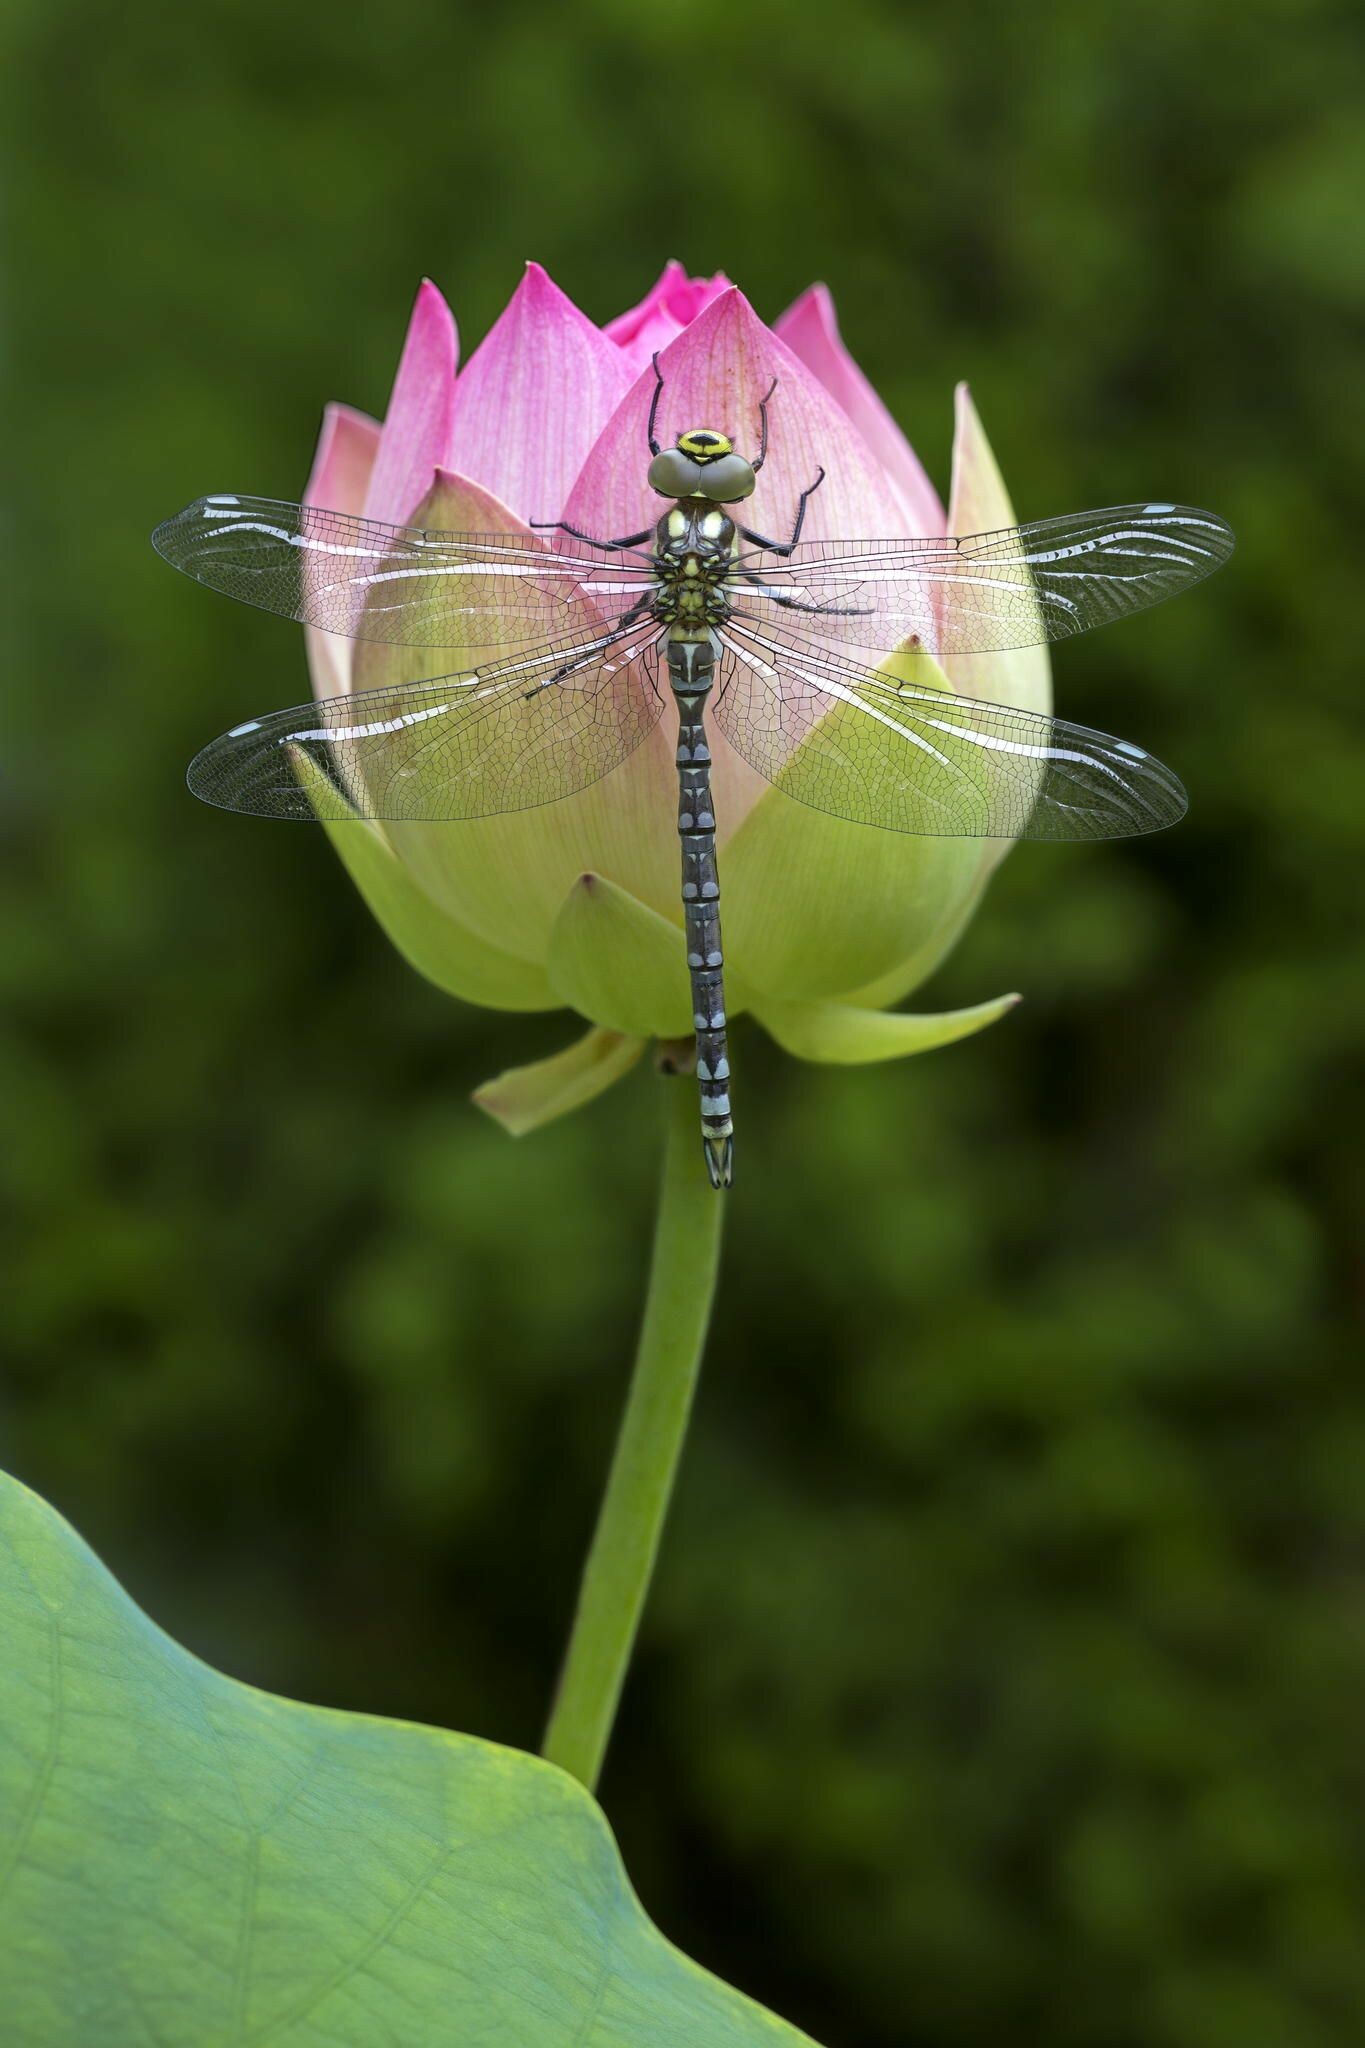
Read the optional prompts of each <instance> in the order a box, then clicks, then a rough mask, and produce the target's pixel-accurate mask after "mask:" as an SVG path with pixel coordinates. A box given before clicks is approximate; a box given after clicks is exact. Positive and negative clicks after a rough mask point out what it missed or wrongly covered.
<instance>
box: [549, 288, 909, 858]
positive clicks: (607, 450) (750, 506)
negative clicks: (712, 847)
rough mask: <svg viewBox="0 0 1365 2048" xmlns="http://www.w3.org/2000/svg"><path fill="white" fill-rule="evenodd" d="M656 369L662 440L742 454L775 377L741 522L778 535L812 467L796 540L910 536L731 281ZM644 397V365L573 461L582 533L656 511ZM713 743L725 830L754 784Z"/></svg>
mask: <svg viewBox="0 0 1365 2048" xmlns="http://www.w3.org/2000/svg"><path fill="white" fill-rule="evenodd" d="M659 367H660V369H661V370H662V372H663V377H664V394H663V401H662V404H661V407H660V412H659V421H658V425H659V438H660V439H661V440H662V441H664V442H667V441H671V440H673V439H675V438H676V437H677V435H678V434H679V433H680V432H685V431H686V429H687V428H689V427H715V428H719V429H720V431H721V432H723V433H728V434H729V435H731V437H732V438H733V439H734V441H735V443H736V445H737V446H738V447H739V449H740V450H741V451H742V452H743V453H745V454H748V455H754V454H756V453H757V450H758V437H759V418H758V407H759V401H760V399H761V398H763V396H764V394H765V393H766V392H767V390H768V387H769V386H770V385H771V383H772V381H773V378H774V377H776V378H777V379H778V385H777V390H776V392H775V393H774V394H773V398H772V401H771V403H770V405H769V408H768V418H769V426H770V438H769V445H768V460H767V463H766V465H765V467H764V469H763V471H762V474H761V475H760V477H759V479H758V489H757V491H756V492H755V494H754V496H753V497H752V498H751V499H750V500H749V501H748V502H747V504H746V505H745V506H744V508H743V512H742V514H741V517H742V518H743V520H744V523H745V525H746V526H751V527H753V528H754V529H755V530H756V531H757V532H759V533H764V534H767V535H769V536H770V537H772V538H774V539H783V538H785V537H786V536H787V535H788V534H789V533H790V532H791V528H792V522H793V520H794V519H795V517H796V506H797V500H798V498H799V496H800V494H801V492H802V491H803V490H804V489H805V488H806V487H807V485H809V484H812V483H813V482H814V481H815V477H816V474H817V472H818V470H819V469H820V467H821V465H823V466H824V468H825V470H826V477H825V481H824V483H823V484H822V485H821V486H820V488H819V490H818V491H816V493H815V495H814V496H813V497H812V498H811V500H810V502H809V505H808V507H807V513H806V522H805V525H804V527H803V529H802V533H803V536H805V535H809V537H810V538H811V539H813V540H819V539H821V538H826V539H828V538H830V537H833V536H842V537H845V538H848V539H858V540H867V539H873V540H880V539H884V538H893V539H894V538H896V537H898V536H902V535H908V534H909V533H910V532H911V528H910V527H909V525H908V523H907V520H906V516H905V513H904V511H903V509H902V506H901V502H900V500H899V498H898V497H897V495H896V493H895V491H894V490H893V489H892V486H891V483H890V481H889V479H888V477H887V475H886V472H885V471H884V470H883V469H882V467H881V464H880V463H879V462H878V461H877V460H876V458H875V457H874V455H873V454H872V451H871V450H870V449H869V448H868V446H867V443H866V442H865V441H864V440H863V439H862V437H861V435H860V434H858V433H857V431H856V430H855V429H854V427H853V426H852V425H851V423H850V421H849V419H848V416H847V415H846V414H845V413H844V412H843V410H842V409H841V408H840V407H839V406H838V405H836V404H835V402H834V400H833V399H832V398H831V397H830V395H829V393H828V392H827V391H826V390H825V388H824V386H823V385H822V384H820V383H818V382H817V381H816V379H815V378H814V377H813V376H812V375H811V373H810V371H809V370H808V369H807V368H806V367H805V365H804V364H803V363H801V362H799V361H798V360H797V358H796V357H795V356H794V355H793V354H792V353H791V351H790V349H788V348H787V347H786V345H785V344H784V343H783V342H781V341H779V340H778V339H777V337H776V336H775V335H774V334H772V333H771V332H770V331H769V330H768V328H766V327H765V326H764V325H763V323H762V321H761V320H759V318H758V317H757V315H756V314H755V313H754V311H753V308H752V307H751V306H750V305H749V302H748V300H747V299H746V298H745V297H744V296H743V294H742V293H741V292H738V291H736V290H735V289H734V288H733V286H732V287H731V288H730V289H729V290H728V291H726V292H724V293H722V295H721V296H720V297H719V298H717V299H714V300H713V301H712V303H711V304H710V305H709V306H708V307H707V308H706V310H705V311H704V312H703V313H701V314H700V315H699V316H698V318H697V319H696V320H694V321H693V322H692V324H691V326H690V327H687V328H684V330H683V331H682V333H681V334H679V335H677V336H676V337H675V339H674V340H673V341H672V342H670V344H669V345H668V347H667V348H666V349H664V350H663V351H662V352H661V354H660V357H659ZM653 395H654V372H653V368H652V367H651V368H649V369H647V370H646V371H645V372H644V374H643V375H642V376H640V377H639V378H637V380H636V382H635V383H634V384H633V385H632V386H631V389H630V391H629V392H628V393H627V395H626V397H625V398H624V399H623V400H622V402H621V404H620V405H619V406H618V407H617V409H616V411H615V413H614V414H613V415H612V418H611V420H610V422H609V423H608V425H607V427H606V428H605V430H604V432H603V433H602V435H601V436H600V438H599V439H598V441H597V444H596V446H595V447H594V448H593V450H592V453H591V454H590V455H589V457H588V459H587V461H586V462H585V463H584V465H583V471H582V474H581V475H580V476H579V478H578V481H577V482H576V483H575V485H574V487H573V489H572V491H571V492H570V494H569V499H568V503H567V505H566V507H565V512H564V516H565V518H566V519H568V520H570V521H572V523H573V524H574V525H575V526H579V527H581V528H582V529H583V530H584V532H586V533H590V534H594V535H599V536H601V537H603V538H607V539H613V538H619V537H620V536H622V535H624V534H627V533H637V532H639V531H640V530H641V529H644V528H652V527H653V525H654V523H655V521H656V520H657V519H658V518H659V517H660V515H661V513H662V511H663V510H664V500H663V499H661V498H659V497H657V496H656V495H655V493H654V492H653V491H651V490H650V488H649V485H648V483H647V481H646V471H647V469H648V467H649V445H648V441H647V438H646V427H647V424H648V419H649V408H650V402H651V400H652V398H653ZM713 747H714V753H715V771H714V773H715V784H716V793H717V799H718V808H717V813H716V815H717V817H718V818H720V819H721V820H722V827H721V829H722V833H723V834H724V835H726V836H728V834H729V833H730V832H732V831H734V830H735V829H736V827H737V826H738V825H739V824H740V823H741V822H742V820H743V818H744V816H745V815H746V813H747V812H748V811H749V809H750V808H751V807H752V805H753V803H754V802H755V800H756V798H757V797H758V795H759V794H760V793H761V791H762V790H763V788H764V787H765V785H764V784H763V783H761V782H760V781H759V780H758V778H757V777H756V776H755V775H754V773H753V771H752V770H751V769H749V768H747V767H745V766H744V765H743V764H742V763H740V762H739V761H738V759H737V758H736V757H735V756H734V755H732V754H731V753H730V750H729V749H728V748H727V747H725V745H724V743H723V741H715V742H713Z"/></svg>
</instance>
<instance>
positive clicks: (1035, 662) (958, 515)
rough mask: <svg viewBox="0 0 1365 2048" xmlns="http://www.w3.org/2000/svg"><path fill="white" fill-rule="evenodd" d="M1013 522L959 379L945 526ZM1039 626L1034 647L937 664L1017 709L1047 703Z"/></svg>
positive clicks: (1048, 681) (991, 699)
mask: <svg viewBox="0 0 1365 2048" xmlns="http://www.w3.org/2000/svg"><path fill="white" fill-rule="evenodd" d="M1014 523H1015V512H1014V506H1013V505H1012V504H1011V502H1010V494H1009V492H1008V491H1007V490H1006V489H1005V479H1004V478H1003V477H1002V476H1001V474H1000V465H999V463H998V462H997V461H996V459H995V454H994V451H993V450H992V448H991V444H990V442H989V441H988V440H987V439H986V430H985V428H984V427H983V426H982V424H981V419H980V415H979V414H978V412H977V410H976V407H975V406H974V405H973V403H972V394H971V392H970V391H969V390H968V389H967V386H966V385H965V384H959V385H958V387H957V418H956V423H955V429H954V434H953V488H952V495H951V497H950V498H949V501H948V531H949V533H955V534H967V533H996V532H998V531H999V529H1000V528H1001V527H1002V526H1013V525H1014ZM1042 630H1043V629H1042V627H1041V625H1040V626H1039V629H1038V631H1039V635H1040V639H1039V644H1038V645H1037V646H1036V647H1012V648H1010V649H1009V650H1008V651H1007V652H1006V653H1003V654H951V655H945V657H944V661H943V666H944V668H945V670H946V671H947V674H948V678H949V680H950V682H951V683H952V686H953V688H954V689H955V690H957V691H959V692H960V693H961V694H962V695H963V696H964V697H980V698H982V699H983V700H984V701H985V702H986V703H989V704H1013V705H1015V706H1016V707H1017V708H1018V709H1019V710H1021V711H1050V710H1051V709H1052V664H1051V662H1050V660H1049V659H1048V651H1047V646H1046V643H1045V641H1043V639H1042V637H1041V636H1042Z"/></svg>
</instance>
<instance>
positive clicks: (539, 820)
mask: <svg viewBox="0 0 1365 2048" xmlns="http://www.w3.org/2000/svg"><path fill="white" fill-rule="evenodd" d="M415 517H416V523H417V524H419V525H422V526H426V527H430V528H433V529H439V530H441V531H445V532H453V533H514V534H525V533H526V532H527V528H526V527H524V526H523V525H522V523H521V521H520V520H519V519H517V518H516V517H515V515H514V514H513V513H511V512H509V511H508V510H507V508H506V507H505V506H501V505H499V504H498V501H497V500H496V499H494V498H492V497H491V496H490V494H489V493H488V492H486V491H483V490H481V489H480V488H479V487H478V486H477V485H474V484H471V483H469V482H468V481H466V480H464V479H461V478H458V477H454V476H448V475H446V474H445V473H444V472H440V473H438V479H437V484H436V488H435V490H434V491H433V492H432V494H431V496H430V497H429V498H428V499H427V501H426V503H425V504H424V505H423V506H422V507H421V509H420V510H419V511H418V513H417V514H416V515H415ZM452 630H453V628H452ZM525 632H526V627H525V622H524V621H520V620H517V619H515V618H513V619H511V620H509V623H508V639H507V642H506V645H505V646H504V647H502V648H501V649H498V648H490V647H486V646H479V647H477V648H473V647H465V648H461V647H452V648H449V649H443V650H441V651H440V652H439V653H435V652H433V650H432V649H431V648H429V647H426V648H423V647H398V646H394V645H393V644H391V643H389V642H386V641H380V640H364V641H357V643H356V648H355V655H354V661H353V665H352V675H351V687H352V689H353V690H373V689H385V688H388V687H389V686H391V685H393V684H395V683H411V682H416V681H418V680H421V679H423V678H425V677H428V676H431V675H433V674H453V673H457V672H459V671H461V670H464V669H469V668H473V667H475V666H477V665H478V664H479V663H481V662H487V661H488V660H489V659H490V658H492V657H494V656H496V655H497V654H498V653H499V652H502V653H507V652H510V651H511V650H512V649H513V648H514V647H516V646H519V645H520V644H521V642H522V641H523V640H524V636H525ZM527 717H528V721H529V720H530V719H531V717H532V714H531V712H530V711H529V710H528V713H527ZM528 732H529V725H528ZM674 747H675V738H674V732H673V718H672V712H671V709H670V708H665V711H664V714H663V716H662V718H661V719H660V721H659V723H658V725H657V726H656V727H655V729H654V731H653V732H652V733H651V734H650V736H649V737H648V738H647V739H646V740H644V741H643V743H642V744H641V745H640V746H638V747H637V748H636V749H635V751H634V753H633V754H631V755H630V757H629V758H628V759H627V760H626V761H624V762H622V764H621V765H620V766H619V767H618V768H617V769H616V770H615V771H614V772H613V773H612V774H610V775H607V776H604V777H603V778H602V780H601V781H600V782H597V783H594V784H593V785H592V786H591V787H590V788H588V789H585V790H581V791H579V792H578V793H577V794H576V795H574V796H569V797H565V798H564V799H563V800H562V801H561V802H558V803H551V804H543V805H541V806H540V807H539V808H538V809H534V810H527V811H517V812H513V813H509V814H507V815H503V816H498V817H489V818H471V819H468V820H466V821H464V822H462V823H460V824H435V825H427V824H416V825H414V824H391V825H389V826H388V827H387V828H386V830H387V836H388V839H389V842H390V844H391V845H392V846H393V849H394V851H395V853H396V854H397V855H398V858H399V860H400V861H401V862H402V863H403V864H404V865H405V866H406V867H407V868H409V869H410V870H411V872H412V874H413V876H414V878H415V879H416V881H417V882H418V883H419V884H420V886H421V887H422V889H423V890H424V891H425V892H426V894H427V895H428V896H429V897H430V898H431V900H432V901H433V902H434V903H435V904H437V905H438V907H440V908H441V909H443V910H447V911H448V912H449V913H450V914H451V915H452V916H453V917H454V918H455V919H456V920H457V921H458V923H459V924H460V925H461V926H463V927H464V928H465V929H466V930H469V931H472V932H474V933H475V934H476V935H477V936H479V937H480V938H482V939H484V940H485V941H486V942H487V943H488V944H489V945H490V946H493V947H495V948H503V949H506V950H509V951H511V952H514V953H516V954H517V955H518V957H520V958H521V959H525V960H535V961H543V960H544V958H545V951H546V947H547V946H548V944H549V939H550V931H551V928H552V926H553V924H554V922H555V918H556V917H557V915H558V913H559V908H560V905H561V904H562V903H563V901H564V897H565V895H566V893H567V892H568V890H569V889H571V888H572V887H573V884H574V882H575V881H576V880H577V878H578V876H579V875H581V874H584V873H585V872H588V871H591V872H592V873H594V874H602V875H609V876H610V877H611V878H612V879H613V880H614V881H616V882H619V883H620V884H621V886H622V887H623V888H625V889H629V890H630V892H631V894H632V895H634V896H636V897H637V898H639V900H640V901H642V902H645V903H648V904H649V905H650V906H651V908H653V909H655V910H658V911H660V912H665V911H668V910H670V909H671V907H672V905H674V904H675V903H676V901H677V896H678V841H677V831H676V828H675V825H674V819H675V816H676V814H677V807H678V781H677V769H676V766H675V763H674Z"/></svg>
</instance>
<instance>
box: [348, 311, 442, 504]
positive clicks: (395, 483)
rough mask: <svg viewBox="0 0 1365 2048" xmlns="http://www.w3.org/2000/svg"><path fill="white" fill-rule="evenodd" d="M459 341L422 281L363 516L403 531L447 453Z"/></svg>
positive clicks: (390, 400)
mask: <svg viewBox="0 0 1365 2048" xmlns="http://www.w3.org/2000/svg"><path fill="white" fill-rule="evenodd" d="M458 353H459V338H458V336H457V335H456V332H455V321H454V318H453V317H452V314H451V311H450V308H449V306H447V304H446V302H445V300H444V299H443V298H442V297H441V294H440V293H439V292H438V291H437V289H436V287H435V285H434V284H431V283H430V282H428V281H424V282H423V284H422V287H421V289H420V291H419V292H418V294H417V301H416V304H415V305H414V306H413V309H412V319H411V321H410V322H409V324H408V334H407V340H406V341H405V342H404V343H403V355H402V359H401V361H400V362H399V365H398V375H397V376H396V377H395V378H394V382H393V394H392V396H391V397H390V399H389V409H388V412H387V413H386V415H385V418H384V431H383V435H382V437H381V439H380V443H379V455H378V459H377V460H376V462H375V465H374V472H373V474H372V476H371V477H370V485H369V490H368V491H367V492H366V495H365V515H366V517H367V518H369V519H382V520H384V521H386V522H387V523H388V524H389V525H391V526H406V525H407V524H408V523H409V522H410V520H411V518H412V515H413V513H414V511H415V510H416V508H417V506H418V505H420V503H421V502H422V500H423V498H425V497H426V495H427V492H428V491H429V490H430V489H431V479H432V475H433V473H434V472H435V470H436V467H437V465H438V464H439V463H442V462H444V461H445V460H446V458H447V456H448V454H449V450H450V428H451V413H452V409H453V406H454V401H455V363H456V359H457V356H458Z"/></svg>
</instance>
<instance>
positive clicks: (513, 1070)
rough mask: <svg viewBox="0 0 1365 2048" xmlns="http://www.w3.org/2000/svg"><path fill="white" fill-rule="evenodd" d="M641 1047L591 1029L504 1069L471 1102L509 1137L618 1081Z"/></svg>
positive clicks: (628, 1039)
mask: <svg viewBox="0 0 1365 2048" xmlns="http://www.w3.org/2000/svg"><path fill="white" fill-rule="evenodd" d="M644 1049H645V1041H644V1039H643V1038H631V1037H628V1036H627V1035H626V1033H624V1032H621V1031H603V1030H600V1029H599V1028H598V1027H597V1026H594V1027H593V1029H592V1030H591V1031H588V1032H585V1033H584V1035H583V1037H582V1038H576V1039H575V1040H574V1042H573V1044H572V1045H566V1046H565V1047H564V1049H563V1051H562V1052H556V1053H552V1054H551V1055H550V1057H549V1059H545V1060H535V1061H533V1062H532V1063H531V1065H530V1066H525V1067H508V1068H507V1069H506V1070H505V1071H504V1072H503V1073H501V1074H497V1075H495V1076H494V1078H493V1079H492V1080H491V1081H485V1082H484V1084H483V1086H482V1087H481V1088H476V1089H475V1090H474V1093H473V1096H472V1098H471V1099H472V1100H473V1101H474V1102H476V1103H477V1104H478V1106H479V1108H480V1109H482V1110H485V1111H486V1112H487V1114H488V1115H489V1116H491V1117H492V1118H493V1119H494V1121H495V1122H497V1123H500V1124H501V1125H502V1127H503V1129H504V1130H505V1131H507V1132H509V1133H510V1135H511V1136H512V1137H514V1138H522V1137H525V1135H526V1133H527V1132H528V1131H537V1130H539V1129H540V1127H541V1125H542V1124H548V1123H553V1122H554V1120H555V1119H556V1117H561V1116H568V1115H569V1114H570V1112H571V1111H573V1110H575V1109H581V1108H582V1107H583V1105H584V1104H585V1103H587V1102H591V1101H592V1100H593V1098H594V1097H595V1096H598V1095H601V1094H602V1093H603V1091H604V1090H605V1089H607V1088H610V1087H611V1086H612V1085H613V1083H614V1082H616V1081H619V1080H620V1078H621V1076H622V1075H623V1074H628V1073H629V1072H630V1069H631V1068H632V1067H633V1066H634V1065H635V1062H636V1061H637V1060H638V1059H639V1057H640V1054H641V1053H642V1052H643V1051H644Z"/></svg>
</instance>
